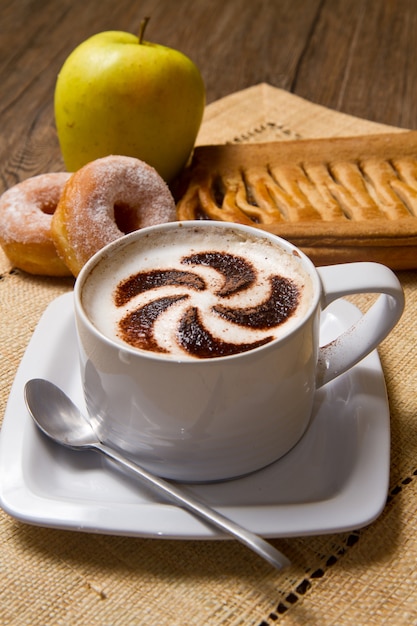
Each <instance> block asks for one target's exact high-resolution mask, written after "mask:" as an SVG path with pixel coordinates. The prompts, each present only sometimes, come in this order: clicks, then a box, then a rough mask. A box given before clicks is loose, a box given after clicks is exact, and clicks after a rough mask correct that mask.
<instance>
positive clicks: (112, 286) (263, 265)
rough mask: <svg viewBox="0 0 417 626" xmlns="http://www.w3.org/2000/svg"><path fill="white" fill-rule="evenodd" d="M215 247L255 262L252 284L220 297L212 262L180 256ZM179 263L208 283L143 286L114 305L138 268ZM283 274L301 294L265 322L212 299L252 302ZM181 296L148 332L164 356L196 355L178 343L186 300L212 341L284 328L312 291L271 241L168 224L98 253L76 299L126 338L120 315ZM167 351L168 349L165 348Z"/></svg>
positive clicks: (116, 336) (100, 325) (262, 337)
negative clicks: (252, 324) (248, 319)
mask: <svg viewBox="0 0 417 626" xmlns="http://www.w3.org/2000/svg"><path fill="white" fill-rule="evenodd" d="M204 252H218V253H221V254H222V253H225V254H227V255H234V256H236V257H242V258H243V259H246V260H248V261H249V263H250V264H251V265H252V266H253V267H254V268H255V269H256V272H255V273H256V278H255V281H254V283H253V284H252V285H251V286H250V287H249V288H247V289H242V290H240V291H237V292H236V293H234V294H232V295H230V296H227V297H222V296H219V295H218V292H219V290H221V288H222V286H223V285H224V280H225V277H224V275H223V274H222V273H221V272H219V271H218V270H217V269H214V268H213V267H208V266H205V265H201V264H192V263H191V264H189V263H184V257H189V256H190V255H193V254H196V253H204ZM156 269H158V270H179V271H180V272H191V273H192V274H195V275H198V276H199V277H201V278H202V279H203V280H204V281H205V283H206V288H205V289H202V290H197V289H191V288H189V287H188V286H187V285H185V286H184V285H167V286H164V287H156V288H153V289H148V290H145V291H144V292H143V293H139V294H138V295H136V296H134V297H133V298H131V299H130V300H129V301H128V302H126V303H125V304H123V305H122V306H116V304H115V300H114V298H115V296H114V294H115V290H116V288H117V286H118V285H119V284H120V283H121V282H122V281H124V280H125V279H127V278H129V277H130V276H134V275H136V274H138V273H139V272H149V271H153V270H156ZM272 276H280V277H283V278H284V279H289V280H290V281H291V284H293V285H295V286H296V289H297V290H298V294H299V298H298V303H297V306H296V309H295V311H294V312H293V313H292V314H291V315H290V316H289V317H288V319H286V320H285V321H284V322H283V323H281V324H279V325H277V326H275V327H268V328H248V327H247V326H242V325H240V324H235V323H231V322H230V321H227V320H226V319H224V318H223V317H222V316H220V315H219V314H217V313H216V312H215V311H214V307H216V306H219V305H220V306H226V307H227V308H228V309H239V310H241V309H249V310H253V309H256V307H258V306H259V305H260V304H262V303H263V302H264V301H265V300H267V299H268V297H269V296H270V293H271V277H272ZM163 296H164V297H165V296H166V297H181V296H182V297H183V299H182V300H178V301H176V302H175V303H174V304H172V305H170V306H168V307H167V308H166V309H165V310H164V311H163V312H162V313H161V314H158V315H157V316H156V317H155V320H154V322H153V323H152V333H153V337H154V339H155V341H156V344H157V345H158V347H159V348H158V349H160V351H161V352H162V353H163V354H164V356H172V357H173V358H181V359H184V358H195V357H193V356H190V354H189V353H188V352H187V351H185V350H184V349H183V348H182V347H181V346H180V345H179V344H178V336H177V335H178V327H179V324H180V320H181V319H182V317H183V316H184V312H185V311H186V310H189V308H190V307H192V308H193V310H196V311H197V312H198V316H199V319H200V320H202V322H203V325H204V329H205V330H207V331H208V333H209V334H210V335H212V336H213V337H214V338H215V339H216V342H219V343H224V342H226V344H241V343H247V344H252V343H253V342H257V341H266V340H268V341H269V340H270V339H271V338H274V339H275V338H279V337H282V336H284V335H285V334H288V332H290V331H291V329H293V328H294V327H295V326H296V325H297V324H298V323H299V321H300V319H302V318H304V316H305V314H306V312H307V311H308V310H309V307H310V305H311V301H312V297H313V285H312V281H311V278H310V276H309V274H308V272H307V271H306V270H305V268H304V267H303V265H302V263H301V262H300V259H299V257H298V256H297V255H293V254H290V253H288V252H287V251H285V250H283V249H282V248H280V247H279V246H277V245H276V244H273V243H272V242H270V241H268V240H265V239H258V238H255V237H251V236H250V235H248V234H246V233H243V232H240V231H233V230H223V229H221V230H220V229H219V230H217V229H210V230H209V232H207V231H206V230H205V229H204V228H201V229H200V228H198V227H195V228H194V229H192V231H191V230H190V229H188V228H182V229H181V228H178V229H177V230H176V231H175V233H173V231H162V232H150V233H148V234H147V235H146V237H144V238H141V239H140V240H139V241H133V242H131V243H130V244H128V245H127V246H126V247H125V248H122V249H118V251H117V254H113V255H110V256H108V257H105V258H103V259H102V260H101V261H100V263H99V264H98V265H96V266H95V268H93V270H92V272H91V273H90V274H89V276H88V278H87V279H86V282H85V284H84V287H83V294H82V302H83V306H84V308H85V311H86V313H87V315H88V317H89V318H90V320H91V321H92V322H93V324H94V325H95V326H96V327H97V329H98V330H100V331H101V332H102V333H103V334H104V335H106V336H107V337H109V338H111V339H113V340H114V341H116V342H120V343H122V344H124V345H126V343H124V341H123V339H122V337H121V333H120V320H121V319H123V318H125V317H126V316H127V315H130V314H134V312H135V311H136V310H137V309H138V308H139V307H142V306H144V305H149V306H150V307H152V303H153V302H155V300H159V299H161V298H162V297H163ZM164 351H166V353H165V352H164Z"/></svg>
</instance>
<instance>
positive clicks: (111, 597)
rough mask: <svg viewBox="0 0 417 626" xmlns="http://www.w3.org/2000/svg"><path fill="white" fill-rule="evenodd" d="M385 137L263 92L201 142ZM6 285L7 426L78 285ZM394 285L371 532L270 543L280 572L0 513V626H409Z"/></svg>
mask: <svg viewBox="0 0 417 626" xmlns="http://www.w3.org/2000/svg"><path fill="white" fill-rule="evenodd" d="M393 130H395V129H392V128H391V127H386V126H382V125H378V124H373V123H370V122H367V121H364V120H359V119H356V118H353V117H350V116H347V115H343V114H340V113H335V112H332V111H329V110H327V109H325V108H323V107H320V106H317V105H313V104H311V103H308V102H306V101H304V100H302V99H300V98H298V97H295V96H293V95H291V94H288V93H286V92H284V91H282V90H279V89H275V88H272V87H270V86H268V85H258V86H255V87H253V88H251V89H248V90H245V91H243V92H240V93H237V94H232V95H231V96H229V97H227V98H224V99H223V100H221V101H219V102H216V103H213V104H211V105H210V106H208V107H207V110H206V113H205V118H204V123H203V126H202V129H201V132H200V135H199V138H198V143H200V144H202V143H219V142H227V141H258V140H261V141H262V140H271V139H288V140H291V139H293V138H297V137H319V136H330V135H349V134H362V133H371V132H378V131H380V132H384V131H390V132H392V131H393ZM398 130H399V129H398ZM0 277H1V281H0V312H1V326H0V346H1V357H2V358H1V365H0V375H1V383H2V384H1V394H0V402H1V415H3V414H4V410H5V406H6V402H7V397H8V394H9V390H10V386H11V384H12V381H13V378H14V375H15V373H16V369H17V367H18V365H19V362H20V359H21V357H22V355H23V353H24V351H25V348H26V346H27V344H28V341H29V339H30V337H31V334H32V332H33V330H34V328H35V326H36V324H37V322H38V320H39V318H40V316H41V314H42V312H43V311H44V309H45V307H46V305H47V304H48V303H49V302H50V301H51V300H53V299H54V298H55V297H56V296H58V295H60V294H61V293H64V292H65V291H69V290H71V289H72V280H69V279H66V280H56V279H47V278H35V277H30V276H27V275H25V274H23V273H21V272H19V271H17V270H13V268H11V267H10V264H9V263H8V261H7V259H6V258H5V257H4V256H3V255H1V256H0ZM399 277H400V280H401V282H402V284H403V286H404V290H405V294H406V310H405V313H404V316H403V318H402V320H401V321H400V323H399V325H398V326H397V328H396V329H395V331H394V332H393V333H392V334H391V335H390V337H389V338H388V339H387V340H386V341H385V342H384V343H383V344H382V346H381V348H380V357H381V361H382V365H383V369H384V373H385V377H386V383H387V389H388V393H389V398H390V406H391V423H392V452H391V454H392V458H391V484H390V493H389V497H388V502H387V506H386V507H385V510H384V511H383V513H382V515H381V516H380V517H379V518H378V520H377V521H376V522H374V523H373V524H372V525H370V526H369V527H367V528H364V529H361V530H354V531H352V532H349V533H341V534H337V535H336V534H335V535H325V536H319V537H306V538H295V539H286V540H276V541H274V543H276V545H278V546H280V548H281V549H282V550H283V551H284V552H285V553H286V554H288V556H289V557H290V558H291V559H292V561H293V565H292V566H291V568H290V569H288V570H287V571H284V572H281V573H279V572H276V571H274V570H272V568H270V566H269V565H267V564H266V563H264V562H263V561H261V560H260V559H259V558H258V557H257V556H255V555H253V554H252V553H251V552H249V551H248V550H247V549H246V548H244V547H242V546H240V545H239V544H238V543H237V542H234V541H171V540H169V541H168V540H155V539H138V538H129V537H112V536H105V535H94V534H84V533H77V532H70V531H60V530H53V529H48V528H37V527H33V526H29V525H25V524H22V523H20V522H18V521H15V520H14V519H12V518H10V517H9V516H8V515H6V514H5V513H3V512H1V514H0V544H1V545H0V589H1V591H0V624H2V625H6V624H13V625H20V624H42V625H45V626H46V625H55V624H65V625H70V624H85V625H91V626H92V625H96V624H97V625H114V626H116V625H127V624H135V625H141V626H142V625H143V626H147V625H149V626H151V625H152V626H154V625H155V624H160V625H168V624H169V625H170V626H172V625H174V626H187V625H190V626H191V625H199V626H201V625H203V624H204V625H205V626H206V625H213V626H214V625H218V624H225V625H229V626H232V625H233V626H238V625H247V624H253V625H256V626H265V625H270V626H272V624H276V623H279V624H283V625H286V626H288V625H292V624H294V625H295V624H297V625H300V624H302V625H308V626H313V625H320V626H322V625H329V626H330V625H332V626H333V625H336V624H337V625H345V624H346V625H352V626H358V625H361V624H363V625H365V624H366V625H369V626H372V625H374V624H375V625H380V624H395V625H397V626H399V625H403V624H404V625H405V624H407V625H409V624H417V592H416V578H417V573H416V568H415V563H416V559H417V532H416V530H417V529H416V525H417V522H416V514H417V432H416V431H417V426H416V424H417V394H416V365H417V357H416V354H415V348H416V345H417V322H416V319H417V295H416V293H417V290H416V286H417V280H416V277H417V274H416V273H415V272H404V273H400V274H399ZM363 302H364V303H365V299H364V300H363ZM361 303H362V301H360V302H359V304H361Z"/></svg>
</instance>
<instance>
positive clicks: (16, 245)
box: [0, 172, 71, 276]
mask: <svg viewBox="0 0 417 626" xmlns="http://www.w3.org/2000/svg"><path fill="white" fill-rule="evenodd" d="M69 177H70V174H68V173H66V172H57V173H51V174H40V175H39V176H33V177H32V178H27V179H26V180H24V181H23V182H21V183H18V184H17V185H14V187H11V188H10V189H8V190H7V191H5V192H4V193H3V195H2V196H1V198H0V245H1V247H2V248H3V250H4V252H5V254H6V255H7V256H8V258H9V259H10V261H11V262H12V263H13V265H14V266H16V267H18V268H19V269H22V270H24V271H25V272H29V273H30V274H46V275H48V276H70V275H71V272H70V271H69V269H68V268H67V267H66V265H65V264H64V262H63V261H62V259H61V258H60V257H59V256H58V254H57V251H56V248H55V244H54V242H53V240H52V238H51V221H52V215H53V213H54V211H55V209H56V206H57V204H58V201H59V198H60V196H61V193H62V190H63V188H64V185H65V183H66V182H67V180H68V178H69Z"/></svg>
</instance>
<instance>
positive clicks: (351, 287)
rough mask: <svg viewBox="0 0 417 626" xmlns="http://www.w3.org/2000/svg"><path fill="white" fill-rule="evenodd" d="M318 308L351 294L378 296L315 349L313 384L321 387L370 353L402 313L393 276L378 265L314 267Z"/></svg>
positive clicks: (400, 295) (400, 292)
mask: <svg viewBox="0 0 417 626" xmlns="http://www.w3.org/2000/svg"><path fill="white" fill-rule="evenodd" d="M317 273H318V274H319V277H320V279H321V282H322V300H321V307H322V309H325V308H326V307H327V306H328V305H329V304H330V303H331V302H333V301H334V300H337V299H338V298H341V297H343V296H347V295H351V294H355V293H380V294H381V295H380V296H379V298H377V300H376V301H375V302H374V304H373V305H372V306H371V307H370V309H369V310H368V311H367V312H366V313H365V314H363V315H362V316H361V317H360V318H359V320H358V321H357V322H356V323H355V324H353V326H351V327H350V328H349V329H348V330H346V331H345V332H344V333H342V334H341V335H339V336H338V337H337V338H336V339H334V340H333V341H331V342H330V343H328V344H327V345H325V346H323V347H321V348H320V349H319V357H318V365H317V374H316V385H317V387H321V386H322V385H325V384H326V383H328V382H329V381H331V380H333V378H336V376H339V374H343V372H346V370H348V369H350V368H351V367H353V366H354V365H356V363H358V362H359V361H361V360H362V359H363V358H364V357H365V356H367V355H368V354H369V353H370V352H372V351H373V350H374V349H375V348H376V347H377V346H378V345H379V344H380V343H381V341H382V340H383V339H385V337H386V336H387V335H388V334H389V332H390V331H391V330H392V329H393V328H394V326H395V325H396V323H397V322H398V320H399V319H400V317H401V315H402V312H403V310H404V293H403V290H402V287H401V284H400V282H399V280H398V279H397V277H396V276H395V274H394V273H393V272H392V271H391V270H390V269H389V268H388V267H386V266H385V265H381V264H379V263H367V262H360V263H346V264H340V265H330V266H327V267H318V268H317Z"/></svg>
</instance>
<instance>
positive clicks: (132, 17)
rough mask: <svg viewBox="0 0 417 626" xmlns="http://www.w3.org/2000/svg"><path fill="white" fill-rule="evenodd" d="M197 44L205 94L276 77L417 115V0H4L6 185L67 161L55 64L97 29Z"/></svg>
mask: <svg viewBox="0 0 417 626" xmlns="http://www.w3.org/2000/svg"><path fill="white" fill-rule="evenodd" d="M145 15H149V16H150V17H151V21H150V23H149V26H148V31H147V37H148V39H150V40H152V41H156V42H158V43H162V44H165V45H167V46H172V47H175V48H178V49H180V50H182V51H183V52H184V53H185V54H187V55H189V56H190V57H191V58H192V59H193V60H194V61H195V62H196V63H197V65H198V66H199V67H200V70H201V72H202V75H203V78H204V81H205V84H206V88H207V102H208V103H210V102H213V101H214V100H217V99H219V98H221V97H223V96H225V95H228V94H230V93H233V92H234V91H238V90H240V89H243V88H245V87H248V86H251V85H254V84H258V83H261V82H267V83H269V84H271V85H273V86H276V87H281V88H283V89H286V90H288V91H291V92H293V93H295V94H298V95H300V96H302V97H304V98H306V99H309V100H311V101H312V102H316V103H319V104H323V105H325V106H328V107H331V108H334V109H335V110H339V111H344V112H346V113H350V114H353V115H356V116H359V117H363V118H367V119H370V120H374V121H378V122H382V123H386V124H392V125H396V126H400V127H403V128H415V127H416V125H417V55H416V52H415V49H416V46H415V33H416V32H417V3H412V2H410V1H408V0H396V2H392V1H391V0H381V1H379V2H376V1H375V0H350V2H346V0H281V1H280V2H277V1H276V0H257V1H253V2H249V1H248V0H228V1H227V2H225V1H224V0H222V1H220V0H194V2H189V0H175V2H172V1H171V0H142V1H141V2H140V3H134V2H131V0H118V2H117V3H116V2H114V1H113V0H101V2H100V3H98V2H96V0H60V2H56V1H54V0H26V1H25V2H15V1H14V0H3V1H2V2H1V4H0V84H1V99H0V192H2V191H3V190H4V189H6V188H7V187H9V186H11V185H13V184H15V183H16V182H18V181H19V180H21V179H24V178H27V177H28V176H31V175H35V174H37V173H41V172H45V171H56V170H59V169H62V168H63V163H62V159H61V155H60V151H59V146H58V142H57V138H56V132H55V125H54V116H53V91H54V85H55V80H56V76H57V73H58V71H59V69H60V67H61V65H62V63H63V62H64V60H65V58H66V57H67V56H68V54H69V53H70V52H71V51H72V50H73V49H74V48H75V47H76V46H77V45H78V44H79V43H80V42H81V41H83V40H84V39H86V38H87V37H89V36H90V35H92V34H94V33H96V32H99V31H102V30H109V29H120V30H128V31H132V32H137V30H138V28H139V24H140V20H141V18H142V17H143V16H145Z"/></svg>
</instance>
